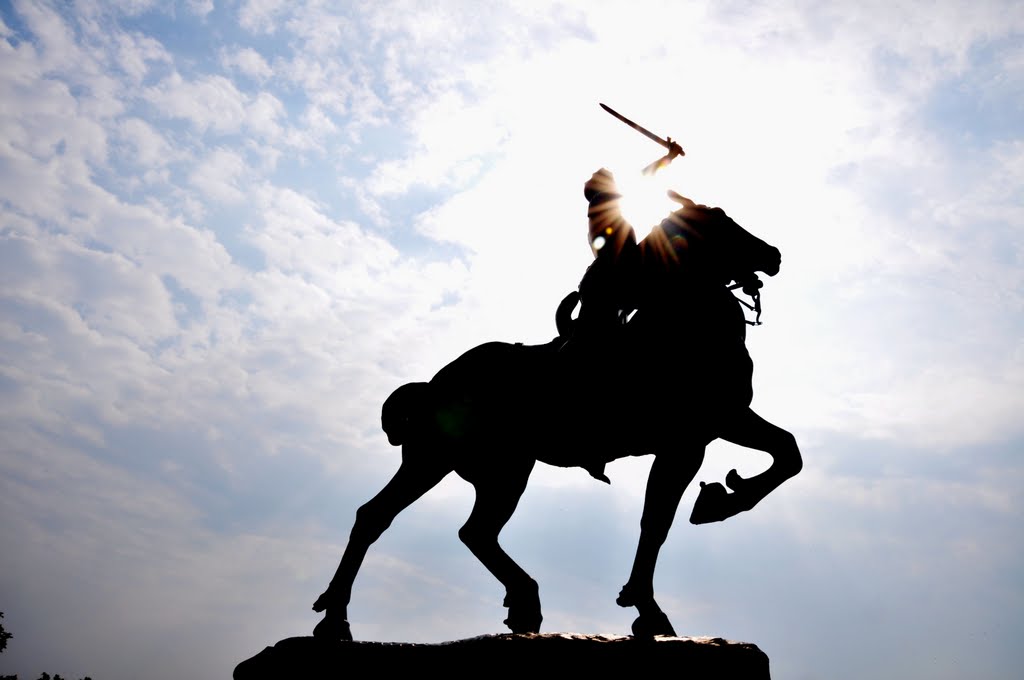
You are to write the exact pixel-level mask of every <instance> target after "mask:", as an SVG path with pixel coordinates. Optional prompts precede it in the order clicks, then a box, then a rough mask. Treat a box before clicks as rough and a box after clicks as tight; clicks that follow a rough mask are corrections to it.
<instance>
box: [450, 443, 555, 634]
mask: <svg viewBox="0 0 1024 680" xmlns="http://www.w3.org/2000/svg"><path fill="white" fill-rule="evenodd" d="M533 465H534V461H533V460H527V461H524V462H523V464H522V465H518V466H516V467H517V469H515V470H511V471H510V470H493V469H492V470H488V471H487V472H486V473H485V474H483V475H472V476H471V477H470V480H471V483H472V484H473V486H474V487H475V488H476V502H475V503H474V505H473V511H472V512H471V513H470V515H469V519H468V520H466V523H465V524H464V525H463V526H462V528H461V529H459V538H460V539H461V540H462V542H463V543H464V544H465V545H466V547H467V548H469V550H470V552H472V553H473V555H475V556H476V558H477V559H478V560H480V562H481V564H483V565H484V567H486V569H487V570H488V571H489V572H491V574H492V575H493V576H494V577H495V578H496V579H498V581H500V582H501V584H502V585H504V586H505V600H504V602H503V605H504V606H505V607H508V618H506V619H505V621H504V623H505V625H506V626H508V627H509V629H511V631H512V632H513V633H536V632H539V631H540V624H541V621H542V620H543V616H542V615H541V610H540V595H539V591H538V588H537V582H536V581H534V580H533V578H531V577H530V575H529V574H528V573H526V571H525V570H523V568H522V567H520V566H519V565H518V564H516V563H515V561H514V560H513V559H512V558H511V557H509V556H508V553H506V552H505V551H504V550H503V549H502V547H501V545H500V544H499V543H498V534H499V533H501V530H502V528H504V526H505V524H506V523H507V522H508V520H509V518H511V517H512V513H513V512H515V509H516V506H517V505H518V504H519V498H520V497H521V496H522V495H523V491H525V489H526V483H527V481H528V480H529V477H530V472H531V471H532V469H533ZM456 471H457V472H458V470H456Z"/></svg>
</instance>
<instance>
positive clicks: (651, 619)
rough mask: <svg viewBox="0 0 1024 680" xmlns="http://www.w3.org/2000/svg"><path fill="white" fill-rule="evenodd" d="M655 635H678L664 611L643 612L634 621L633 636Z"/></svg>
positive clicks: (646, 636)
mask: <svg viewBox="0 0 1024 680" xmlns="http://www.w3.org/2000/svg"><path fill="white" fill-rule="evenodd" d="M655 635H670V636H672V637H676V631H675V629H674V628H673V627H672V624H671V623H670V622H669V620H668V617H667V616H665V613H664V612H657V613H655V614H641V615H640V616H638V617H636V620H635V621H633V637H637V638H651V637H654V636H655Z"/></svg>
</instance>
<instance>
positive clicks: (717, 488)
mask: <svg viewBox="0 0 1024 680" xmlns="http://www.w3.org/2000/svg"><path fill="white" fill-rule="evenodd" d="M739 496H740V494H736V493H729V492H728V491H726V490H725V487H724V486H722V485H721V484H719V483H718V482H713V483H711V484H705V483H704V482H701V483H700V494H698V496H697V500H696V502H694V504H693V512H691V513H690V524H709V523H711V522H721V521H722V520H726V519H729V518H730V517H732V516H733V515H737V514H739V513H741V512H743V511H744V510H747V509H748V508H745V507H743V506H742V505H741V504H740V502H739Z"/></svg>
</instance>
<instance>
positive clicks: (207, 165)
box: [189, 148, 248, 203]
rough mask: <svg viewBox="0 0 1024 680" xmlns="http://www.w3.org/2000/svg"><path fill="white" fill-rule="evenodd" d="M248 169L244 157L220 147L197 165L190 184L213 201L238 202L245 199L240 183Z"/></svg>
mask: <svg viewBox="0 0 1024 680" xmlns="http://www.w3.org/2000/svg"><path fill="white" fill-rule="evenodd" d="M247 171H248V167H247V165H246V163H245V159H244V158H242V157H241V156H240V155H238V154H237V153H235V152H233V151H230V150H228V149H224V148H218V149H214V150H213V151H212V152H211V153H210V154H209V155H208V156H207V157H206V158H205V159H203V160H202V161H200V162H199V164H197V165H196V167H195V169H194V170H193V171H192V173H191V174H190V175H189V184H191V185H192V186H193V187H195V189H196V190H197V191H199V192H200V193H202V194H203V195H204V196H206V197H207V198H209V199H210V200H212V201H217V202H220V203H238V202H240V201H242V200H244V199H245V193H244V192H243V191H242V189H241V188H240V186H239V184H240V180H242V179H243V178H244V176H245V175H246V173H247Z"/></svg>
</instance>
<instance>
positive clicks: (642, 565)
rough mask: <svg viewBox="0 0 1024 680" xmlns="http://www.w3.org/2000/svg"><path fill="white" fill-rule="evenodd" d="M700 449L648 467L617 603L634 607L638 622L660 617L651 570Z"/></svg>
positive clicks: (701, 445) (658, 459)
mask: <svg viewBox="0 0 1024 680" xmlns="http://www.w3.org/2000/svg"><path fill="white" fill-rule="evenodd" d="M704 447H705V445H704V443H697V444H691V445H688V446H687V447H686V448H685V449H684V450H682V451H678V452H676V453H674V454H660V455H657V456H655V458H654V463H653V464H652V465H651V472H650V476H649V477H648V479H647V495H646V498H645V500H644V512H643V516H642V518H641V520H640V541H639V543H638V544H637V549H636V557H635V558H634V560H633V569H632V571H631V572H630V575H629V581H628V582H627V583H626V585H625V586H623V587H622V592H621V593H620V594H619V598H618V600H617V602H618V604H619V605H620V606H623V607H633V606H635V607H636V608H637V610H638V611H639V612H640V615H641V617H642V618H643V617H645V616H657V615H661V616H664V615H663V614H661V609H660V608H658V605H657V603H655V601H654V568H655V565H656V564H657V561H658V553H659V552H660V551H661V546H662V544H664V542H665V539H666V537H667V536H668V532H669V529H670V528H671V527H672V520H673V519H674V518H675V513H676V509H677V508H678V507H679V500H680V499H681V498H682V496H683V492H684V491H685V490H686V487H687V485H689V483H690V482H691V481H693V478H694V476H695V475H696V474H697V470H699V469H700V466H701V463H702V462H703V460H704ZM666 623H667V619H666Z"/></svg>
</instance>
